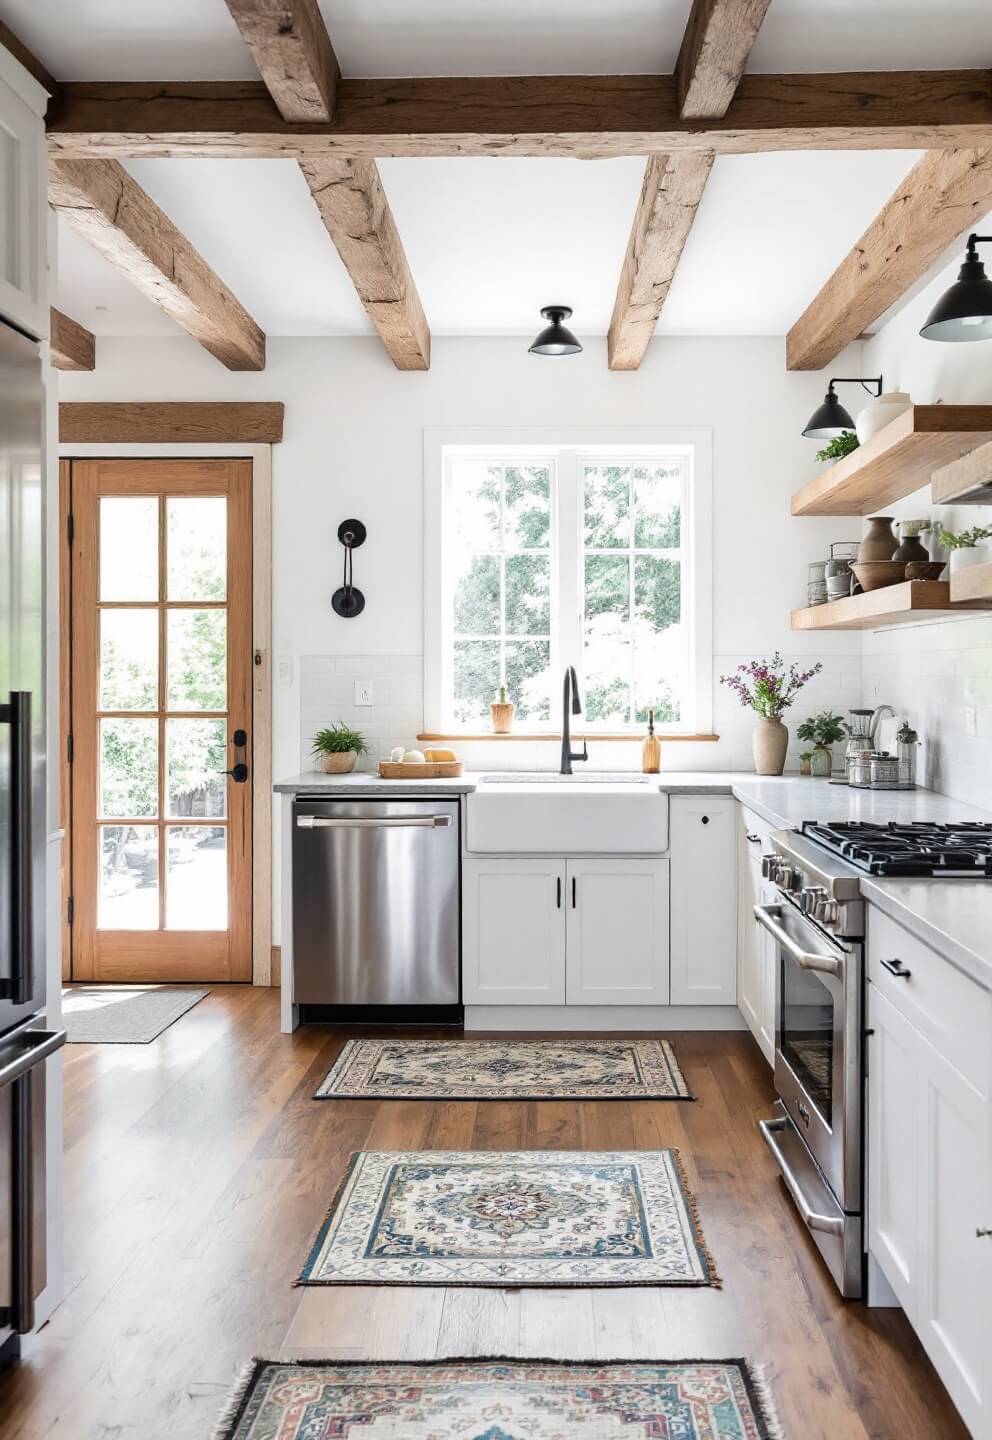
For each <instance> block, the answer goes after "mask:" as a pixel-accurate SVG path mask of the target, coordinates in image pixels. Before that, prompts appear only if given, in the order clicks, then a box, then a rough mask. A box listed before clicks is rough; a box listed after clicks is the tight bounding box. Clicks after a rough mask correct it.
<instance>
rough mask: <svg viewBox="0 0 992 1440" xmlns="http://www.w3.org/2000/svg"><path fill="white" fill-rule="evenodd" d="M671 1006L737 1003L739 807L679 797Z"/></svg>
mask: <svg viewBox="0 0 992 1440" xmlns="http://www.w3.org/2000/svg"><path fill="white" fill-rule="evenodd" d="M670 823H671V873H672V1004H673V1005H735V1004H736V1003H737V802H736V800H735V799H734V797H733V796H732V795H673V796H672V802H671V821H670Z"/></svg>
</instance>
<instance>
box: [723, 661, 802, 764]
mask: <svg viewBox="0 0 992 1440" xmlns="http://www.w3.org/2000/svg"><path fill="white" fill-rule="evenodd" d="M822 669H823V665H822V662H821V661H819V660H818V661H817V662H816V664H815V665H811V666H810V668H809V669H808V670H801V669H800V668H799V666H798V665H796V664H795V663H793V664H791V665H790V666H789V667H788V668H786V664H785V661H784V660H783V659H782V656H781V654H780V653H779V652H778V651H777V650H776V651H775V654H774V655H773V656H772V658H771V659H770V660H748V661H746V662H745V664H743V665H738V667H737V669H736V670H735V671H734V672H733V674H732V675H721V676H720V684H721V685H729V686H730V689H731V690H733V692H734V694H735V695H736V696H737V698H738V700H739V701H740V703H741V704H742V705H744V706H747V707H748V708H749V709H751V710H755V711H757V713H758V715H759V716H760V717H761V718H760V719H759V721H758V724H757V725H756V726H755V729H754V731H753V733H752V736H751V747H752V750H753V753H754V769H755V773H756V774H758V775H781V773H782V771H783V770H784V769H785V755H786V751H787V750H788V748H789V732H788V730H787V729H786V727H785V725H784V724H783V722H782V715H783V714H784V712H785V711H786V710H788V708H789V706H790V705H791V704H792V703H793V701H794V700H795V698H796V696H797V695H798V694H799V692H800V690H801V689H802V688H803V686H804V685H805V684H806V682H807V681H808V680H812V678H813V676H814V675H818V674H819V673H820V671H821V670H822Z"/></svg>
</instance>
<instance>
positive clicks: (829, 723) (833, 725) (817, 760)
mask: <svg viewBox="0 0 992 1440" xmlns="http://www.w3.org/2000/svg"><path fill="white" fill-rule="evenodd" d="M846 734H847V731H846V730H845V729H844V721H843V719H842V718H841V716H840V715H835V714H834V713H833V712H832V711H830V710H821V711H820V713H819V714H818V715H810V717H809V718H808V719H807V720H804V721H803V723H802V724H801V725H800V727H799V729H798V730H797V731H796V739H797V740H806V741H810V740H811V741H812V742H813V749H812V750H810V751H807V754H808V755H809V771H808V772H806V773H808V774H810V775H820V776H825V775H829V774H830V773H831V771H832V770H833V768H834V752H833V750H832V749H831V748H830V747H831V746H832V745H836V744H837V741H838V740H843V738H844V736H845V735H846ZM803 758H804V757H803V756H802V755H800V757H799V759H800V762H801V761H802V760H803ZM800 771H801V772H802V766H801V764H800Z"/></svg>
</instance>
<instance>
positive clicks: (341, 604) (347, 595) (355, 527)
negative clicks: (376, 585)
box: [331, 520, 367, 620]
mask: <svg viewBox="0 0 992 1440" xmlns="http://www.w3.org/2000/svg"><path fill="white" fill-rule="evenodd" d="M366 533H367V532H366V529H365V526H364V525H363V524H362V522H361V520H342V521H341V524H340V525H339V526H338V539H339V540H340V541H341V544H342V545H343V546H344V579H343V581H342V583H341V586H340V588H339V589H337V590H335V592H334V594H333V595H332V596H331V609H332V610H333V611H334V613H335V615H340V616H341V619H342V620H354V618H355V616H356V615H361V613H362V611H363V610H364V609H365V596H364V595H363V594H362V592H361V590H359V589H357V588H356V586H355V585H354V583H353V578H352V576H353V566H354V553H353V552H354V551H355V550H357V549H358V547H359V545H364V544H365V536H366Z"/></svg>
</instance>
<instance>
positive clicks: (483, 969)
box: [462, 856, 669, 1005]
mask: <svg viewBox="0 0 992 1440" xmlns="http://www.w3.org/2000/svg"><path fill="white" fill-rule="evenodd" d="M462 936H463V947H462V991H463V998H464V1000H465V1003H466V1004H467V1005H565V1004H568V1005H626V1004H652V1005H667V1004H668V994H669V983H668V861H667V860H665V859H661V858H657V857H650V856H649V857H645V858H642V859H639V858H623V859H619V858H615V857H610V858H607V859H592V858H587V857H582V858H581V859H571V858H566V857H564V856H563V857H561V858H558V857H550V856H549V857H547V858H545V859H528V858H521V859H490V858H489V857H488V856H484V857H476V856H466V857H465V859H464V862H463V866H462Z"/></svg>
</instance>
